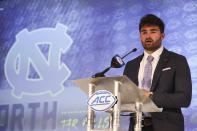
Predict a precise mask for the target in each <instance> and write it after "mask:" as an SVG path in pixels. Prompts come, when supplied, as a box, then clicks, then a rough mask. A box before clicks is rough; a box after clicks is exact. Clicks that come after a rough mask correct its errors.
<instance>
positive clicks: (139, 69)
mask: <svg viewBox="0 0 197 131" xmlns="http://www.w3.org/2000/svg"><path fill="white" fill-rule="evenodd" d="M139 31H140V39H141V42H142V46H143V48H144V53H143V54H142V55H140V56H138V57H137V58H135V59H133V60H131V61H129V62H128V63H127V64H126V66H125V70H124V75H126V76H127V77H128V78H129V79H131V80H132V81H133V82H134V83H135V84H136V85H138V87H139V88H140V89H141V91H143V92H144V93H145V94H146V95H147V96H148V97H150V98H151V99H152V101H153V102H154V103H155V104H156V105H157V106H158V107H159V108H163V110H162V112H154V113H150V114H148V115H147V114H146V115H144V119H145V120H148V124H147V123H144V127H143V128H142V131H184V117H183V114H182V112H181V107H188V106H189V105H190V102H191V94H192V84H191V75H190V69H189V66H188V63H187V60H186V58H185V57H184V56H182V55H179V54H176V53H174V52H171V51H168V50H167V49H165V48H164V47H163V46H162V40H163V39H164V37H165V33H164V23H163V21H162V20H161V19H160V18H158V17H157V16H155V15H153V14H148V15H146V16H144V17H143V18H141V20H140V24H139ZM145 120H144V121H145ZM134 124H135V121H134V119H133V118H132V117H131V119H130V126H129V131H133V126H134Z"/></svg>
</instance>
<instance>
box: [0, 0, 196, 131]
mask: <svg viewBox="0 0 197 131" xmlns="http://www.w3.org/2000/svg"><path fill="white" fill-rule="evenodd" d="M147 13H153V14H155V15H157V16H159V17H160V18H162V19H163V21H164V22H165V24H166V29H165V33H166V37H165V39H164V41H163V45H164V47H165V48H167V49H169V50H172V51H174V52H177V53H180V54H182V55H184V56H186V58H187V60H188V63H189V66H190V69H191V74H192V83H193V95H192V103H191V105H190V107H189V108H187V109H183V113H184V116H185V130H186V131H197V112H196V110H197V89H196V87H197V54H196V53H197V42H196V39H197V1H196V0H0V130H1V131H4V130H6V131H21V130H24V131H27V130H31V131H42V130H47V131H83V130H86V127H85V122H86V119H85V116H86V114H87V104H86V102H87V96H86V95H85V93H83V92H82V91H81V90H80V89H79V88H78V87H76V86H75V85H74V84H73V83H72V82H71V80H73V79H79V78H80V79H81V78H89V77H91V76H92V75H93V74H95V73H96V72H99V71H102V70H103V69H105V68H106V67H108V66H109V65H110V61H111V58H112V57H113V56H114V55H115V54H119V55H121V56H123V55H124V54H125V53H127V52H129V51H130V50H132V49H133V48H137V49H138V50H137V52H136V53H134V54H132V55H129V56H128V57H127V58H126V59H125V60H124V61H125V62H127V61H129V60H131V59H133V58H135V57H136V56H138V55H140V54H142V53H143V48H142V46H141V42H140V40H139V31H138V23H139V20H140V18H141V17H142V16H144V15H145V14H147ZM122 72H123V68H121V69H112V70H110V71H109V72H108V73H107V74H106V75H107V76H119V75H122ZM128 119H129V118H128V117H121V129H125V130H126V129H128V124H129V121H128ZM108 120H109V117H108V114H101V113H97V117H96V124H95V128H97V129H106V128H108V127H109V123H108Z"/></svg>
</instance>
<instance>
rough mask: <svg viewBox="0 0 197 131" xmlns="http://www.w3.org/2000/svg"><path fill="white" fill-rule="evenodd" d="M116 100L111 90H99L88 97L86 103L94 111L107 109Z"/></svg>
mask: <svg viewBox="0 0 197 131" xmlns="http://www.w3.org/2000/svg"><path fill="white" fill-rule="evenodd" d="M116 101H117V99H116V97H115V96H114V95H113V94H112V93H111V92H109V91H106V90H100V91H97V92H95V93H94V94H93V95H92V96H91V97H90V98H89V100H88V105H89V106H90V108H91V109H92V110H94V111H107V110H108V109H109V108H111V107H112V106H113V105H114V104H115V103H116Z"/></svg>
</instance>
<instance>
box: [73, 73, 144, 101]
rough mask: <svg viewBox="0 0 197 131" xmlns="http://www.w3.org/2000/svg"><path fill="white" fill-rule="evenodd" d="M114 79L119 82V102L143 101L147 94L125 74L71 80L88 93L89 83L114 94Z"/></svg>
mask: <svg viewBox="0 0 197 131" xmlns="http://www.w3.org/2000/svg"><path fill="white" fill-rule="evenodd" d="M114 81H119V82H120V88H119V89H120V93H121V103H122V104H128V103H135V102H136V101H139V102H142V103H144V102H145V101H146V99H147V96H146V95H145V94H144V93H143V92H141V91H140V89H138V87H137V86H136V85H135V84H134V83H133V82H132V81H131V80H129V79H128V77H127V76H115V77H114V76H113V77H98V78H88V79H78V80H73V82H74V83H75V84H76V85H77V86H78V87H79V88H80V89H81V90H83V91H84V92H85V93H86V94H87V95H88V89H89V88H88V86H89V84H90V83H91V84H94V86H95V91H98V90H107V91H109V92H111V93H112V94H114Z"/></svg>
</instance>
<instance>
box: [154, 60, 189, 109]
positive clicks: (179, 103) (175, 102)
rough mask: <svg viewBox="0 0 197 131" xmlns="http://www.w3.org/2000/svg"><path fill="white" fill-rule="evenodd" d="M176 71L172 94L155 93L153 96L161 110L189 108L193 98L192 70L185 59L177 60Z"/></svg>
mask: <svg viewBox="0 0 197 131" xmlns="http://www.w3.org/2000/svg"><path fill="white" fill-rule="evenodd" d="M176 63H177V64H176V70H175V73H174V77H173V80H172V81H173V82H172V83H173V84H172V87H171V88H172V90H173V91H172V92H160V91H157V90H156V91H155V92H154V93H153V96H152V100H153V101H154V103H155V104H156V105H157V106H158V107H160V108H181V107H188V106H189V105H190V102H191V96H192V82H191V74H190V69H189V66H188V63H187V60H186V59H185V57H179V58H178V59H176Z"/></svg>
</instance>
